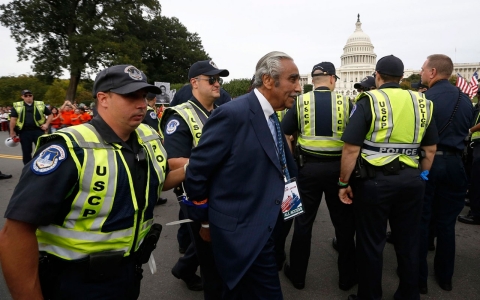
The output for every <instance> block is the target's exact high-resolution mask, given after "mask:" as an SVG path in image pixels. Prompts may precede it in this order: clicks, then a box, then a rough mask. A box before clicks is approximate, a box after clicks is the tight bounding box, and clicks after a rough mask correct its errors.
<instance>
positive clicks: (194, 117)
mask: <svg viewBox="0 0 480 300" xmlns="http://www.w3.org/2000/svg"><path fill="white" fill-rule="evenodd" d="M194 106H196V107H197V108H198V109H199V110H200V111H201V112H202V113H203V114H205V113H204V112H203V111H202V109H200V108H199V107H198V106H197V105H196V104H195V103H193V102H192V101H190V100H189V101H187V102H184V103H182V104H179V105H175V106H173V107H169V108H167V109H165V111H164V112H163V116H162V122H161V124H160V127H161V129H162V130H164V129H165V126H166V125H167V124H166V122H167V120H168V118H169V117H170V115H171V114H174V113H178V114H179V115H180V116H181V117H182V119H183V120H185V122H186V123H187V125H188V128H190V132H191V133H192V137H193V145H192V148H195V147H197V145H198V142H199V141H200V137H201V136H202V129H203V123H202V120H201V119H200V117H199V116H198V114H197V111H196V110H195V108H194ZM205 117H207V118H208V116H207V114H205Z"/></svg>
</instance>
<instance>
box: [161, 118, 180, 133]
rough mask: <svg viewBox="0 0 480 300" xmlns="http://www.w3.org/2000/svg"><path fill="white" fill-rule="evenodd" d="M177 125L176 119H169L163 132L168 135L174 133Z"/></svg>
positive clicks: (178, 123)
mask: <svg viewBox="0 0 480 300" xmlns="http://www.w3.org/2000/svg"><path fill="white" fill-rule="evenodd" d="M178 125H180V122H178V120H171V121H170V122H168V123H167V129H166V130H165V133H166V134H168V135H170V134H172V133H174V132H175V131H176V130H177V127H178Z"/></svg>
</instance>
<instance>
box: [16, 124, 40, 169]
mask: <svg viewBox="0 0 480 300" xmlns="http://www.w3.org/2000/svg"><path fill="white" fill-rule="evenodd" d="M43 134H44V132H43V130H41V129H40V128H39V129H33V130H20V132H19V137H20V145H21V146H22V155H23V158H22V161H23V164H24V165H26V164H27V163H28V162H29V161H31V160H32V151H33V145H36V144H37V140H38V138H39V137H40V136H42V135H43Z"/></svg>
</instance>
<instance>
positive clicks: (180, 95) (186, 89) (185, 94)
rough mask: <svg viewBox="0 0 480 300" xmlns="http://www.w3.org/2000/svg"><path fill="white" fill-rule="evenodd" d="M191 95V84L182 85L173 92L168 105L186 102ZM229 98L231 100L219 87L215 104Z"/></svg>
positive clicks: (218, 104)
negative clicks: (218, 95)
mask: <svg viewBox="0 0 480 300" xmlns="http://www.w3.org/2000/svg"><path fill="white" fill-rule="evenodd" d="M192 97H193V94H192V85H191V84H187V85H184V86H182V88H180V89H179V90H178V92H176V93H175V95H174V96H173V99H172V102H170V106H175V105H178V104H182V103H184V102H187V101H188V100H190V99H192ZM231 100H232V97H230V94H228V93H227V91H225V90H224V89H220V98H218V99H217V100H215V105H216V106H220V105H222V104H225V103H227V102H229V101H231Z"/></svg>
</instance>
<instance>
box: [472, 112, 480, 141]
mask: <svg viewBox="0 0 480 300" xmlns="http://www.w3.org/2000/svg"><path fill="white" fill-rule="evenodd" d="M477 114H478V115H477V119H476V120H475V125H477V124H478V123H479V121H480V112H477ZM478 139H480V131H475V132H474V133H472V138H471V140H472V141H476V140H478Z"/></svg>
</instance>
